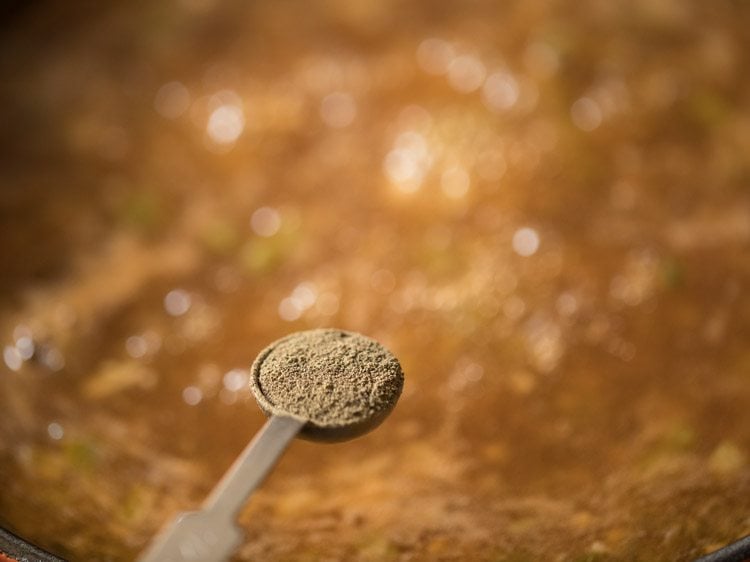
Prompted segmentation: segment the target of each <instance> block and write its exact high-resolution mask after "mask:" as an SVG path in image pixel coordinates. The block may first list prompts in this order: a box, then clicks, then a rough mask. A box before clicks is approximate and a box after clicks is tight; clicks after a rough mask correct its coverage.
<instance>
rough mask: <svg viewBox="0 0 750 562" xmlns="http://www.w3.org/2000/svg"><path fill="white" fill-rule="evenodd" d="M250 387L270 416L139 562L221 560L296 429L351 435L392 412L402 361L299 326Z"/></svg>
mask: <svg viewBox="0 0 750 562" xmlns="http://www.w3.org/2000/svg"><path fill="white" fill-rule="evenodd" d="M251 372H252V376H251V382H250V387H251V390H252V392H253V394H254V396H255V399H256V400H257V401H258V405H259V406H260V407H261V409H262V410H263V411H264V412H265V413H266V415H268V416H270V419H269V420H268V421H267V422H266V424H265V425H264V426H263V428H262V429H261V430H260V431H259V432H258V434H257V435H256V436H255V437H254V438H253V440H252V441H251V442H250V444H249V445H248V446H247V447H246V448H245V450H244V451H242V453H241V454H240V456H239V457H238V458H237V460H236V461H235V462H234V464H233V465H232V466H231V468H230V469H229V470H228V471H227V473H226V474H225V475H224V477H223V478H222V479H221V481H220V482H219V483H218V484H217V485H216V487H215V488H214V490H213V491H212V492H211V494H210V495H209V496H208V498H207V499H206V501H205V502H204V503H203V506H202V508H201V510H200V511H195V512H188V513H182V514H180V515H178V516H177V517H176V518H175V520H174V521H173V522H172V524H171V525H170V526H169V527H167V528H166V529H164V531H163V532H161V533H160V534H159V535H158V536H157V537H156V539H155V540H154V541H153V542H152V544H151V545H150V547H149V548H148V549H147V551H146V552H145V553H144V554H143V555H142V556H141V558H140V559H139V560H140V562H196V561H200V562H221V561H223V560H227V558H228V557H229V556H230V555H231V554H232V553H233V552H234V551H235V550H236V549H237V547H238V546H239V545H240V543H241V542H242V539H243V532H242V531H241V530H240V529H239V528H238V527H237V525H236V519H237V516H238V514H239V512H240V511H241V509H242V507H243V506H244V505H245V503H246V502H247V499H248V497H249V496H250V494H252V493H253V492H254V491H255V490H256V489H257V488H258V486H260V484H261V483H262V482H263V480H264V479H265V477H266V476H267V475H268V473H269V472H270V471H271V469H272V468H273V466H274V465H275V464H276V462H277V461H278V459H279V457H281V454H282V453H283V452H284V450H286V448H287V446H288V445H289V443H290V442H291V441H292V439H293V438H294V437H296V436H299V437H302V438H306V439H311V440H318V441H344V440H347V439H352V438H354V437H357V436H359V435H362V434H363V433H366V432H368V431H370V430H372V429H374V428H375V427H377V426H378V425H380V423H381V422H382V421H383V420H384V419H385V418H386V417H387V416H388V414H389V413H390V412H391V410H392V409H393V407H394V406H395V405H396V401H397V400H398V397H399V395H400V394H401V389H402V387H403V380H404V378H403V373H402V371H401V366H400V365H399V363H398V360H397V359H396V358H395V357H394V356H393V355H392V354H391V353H390V352H389V351H388V350H387V349H385V348H384V347H383V346H381V345H380V344H379V343H377V342H375V341H374V340H371V339H369V338H366V337H365V336H362V335H360V334H355V333H353V332H344V331H342V330H311V331H307V332H297V333H295V334H292V335H290V336H287V337H285V338H282V339H280V340H277V341H275V342H274V343H272V344H271V345H269V346H268V347H267V348H266V349H264V350H263V351H262V352H261V353H260V355H258V357H257V359H256V360H255V362H254V363H253V366H252V370H251Z"/></svg>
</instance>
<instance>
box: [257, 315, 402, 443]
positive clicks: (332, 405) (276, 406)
mask: <svg viewBox="0 0 750 562" xmlns="http://www.w3.org/2000/svg"><path fill="white" fill-rule="evenodd" d="M252 373H253V377H252V378H253V383H252V390H253V393H254V394H255V397H256V399H257V400H258V403H259V404H260V406H261V408H263V409H264V410H265V411H266V413H269V414H281V415H283V414H291V415H294V416H299V417H302V418H305V419H307V420H309V421H310V422H311V423H312V424H314V425H315V426H317V427H320V428H337V427H347V426H348V427H354V426H357V425H367V424H369V423H370V422H371V421H372V420H375V419H380V420H382V418H384V417H385V416H386V415H387V414H388V412H390V411H391V409H393V407H394V406H395V404H396V401H397V400H398V397H399V395H400V394H401V389H402V388H403V384H404V375H403V372H402V371H401V365H399V362H398V360H397V359H396V358H395V357H394V356H393V354H391V353H390V352H389V351H388V350H387V349H385V348H384V347H383V346H382V345H380V344H379V343H378V342H376V341H374V340H371V339H370V338H367V337H365V336H362V335H360V334H356V333H352V332H344V331H342V330H329V329H326V330H310V331H307V332H298V333H295V334H292V335H290V336H287V337H285V338H282V339H280V340H278V341H276V342H274V343H272V344H271V345H270V346H268V347H267V348H266V349H265V350H264V351H263V352H261V354H260V355H259V356H258V358H257V359H256V360H255V364H254V365H253V368H252ZM378 423H379V422H378Z"/></svg>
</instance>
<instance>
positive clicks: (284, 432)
mask: <svg viewBox="0 0 750 562" xmlns="http://www.w3.org/2000/svg"><path fill="white" fill-rule="evenodd" d="M305 423H307V420H304V419H301V418H293V417H290V416H271V418H270V419H269V420H268V421H267V422H266V423H265V425H264V426H263V427H262V428H261V430H260V431H259V432H258V434H257V435H256V436H255V437H254V438H253V440H252V441H250V443H249V444H248V445H247V447H245V449H244V450H243V451H242V453H240V456H239V457H237V460H235V461H234V463H233V464H232V466H231V467H229V470H227V472H226V473H225V474H224V476H223V477H222V479H221V480H220V481H219V483H218V484H217V485H216V486H215V487H214V489H213V490H212V491H211V493H210V494H209V496H208V497H207V498H206V500H205V501H204V502H203V510H204V511H211V512H212V513H216V514H222V515H225V516H227V517H229V518H231V519H232V520H234V519H236V518H237V515H239V512H240V510H241V509H242V507H243V506H244V505H245V503H246V502H247V498H248V497H250V494H252V493H253V492H254V491H255V490H256V488H258V486H260V485H261V483H262V482H263V480H265V478H266V476H268V473H269V472H271V469H272V468H273V467H274V465H275V464H276V462H277V461H278V460H279V457H281V455H282V453H283V452H284V451H285V450H286V448H287V446H288V445H289V442H290V441H291V440H292V439H294V437H295V436H296V435H297V434H298V433H299V431H300V429H302V426H303V425H305Z"/></svg>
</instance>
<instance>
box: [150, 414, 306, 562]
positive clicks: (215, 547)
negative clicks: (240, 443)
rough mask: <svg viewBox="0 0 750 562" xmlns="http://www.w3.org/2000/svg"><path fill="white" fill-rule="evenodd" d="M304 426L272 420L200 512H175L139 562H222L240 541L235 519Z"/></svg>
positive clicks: (294, 420) (299, 421) (298, 422)
mask: <svg viewBox="0 0 750 562" xmlns="http://www.w3.org/2000/svg"><path fill="white" fill-rule="evenodd" d="M305 423H306V421H305V420H303V419H299V418H292V417H287V416H272V417H271V418H270V419H269V420H268V421H267V422H266V424H265V425H264V426H263V428H262V429H261V430H260V431H259V432H258V434H257V435H256V436H255V437H254V438H253V440H252V441H251V442H250V444H249V445H248V446H247V447H245V450H244V451H242V453H241V454H240V456H239V457H238V458H237V460H236V461H235V462H234V464H232V466H231V467H230V468H229V470H228V471H227V472H226V474H225V475H224V477H223V478H222V479H221V480H220V481H219V483H218V484H217V485H216V487H215V488H214V489H213V491H212V492H211V494H210V495H209V496H208V498H207V499H206V501H205V502H203V509H201V511H196V512H189V513H181V514H179V515H178V516H177V517H176V518H175V520H174V521H173V522H172V523H171V525H170V526H169V527H168V528H166V529H165V530H164V531H163V532H162V533H160V534H159V535H158V536H157V537H156V539H155V540H154V542H152V544H151V546H150V547H149V548H148V550H147V551H146V552H145V553H144V554H143V555H142V556H141V558H140V559H139V562H222V561H224V560H227V559H228V558H229V556H231V555H232V553H233V552H234V551H235V550H236V548H237V547H238V546H239V545H240V543H241V542H242V537H243V534H242V531H241V530H240V529H239V528H238V527H237V524H236V519H237V515H238V514H239V512H240V510H241V509H242V507H243V506H244V505H245V503H246V502H247V498H248V497H249V496H250V494H252V493H253V492H254V491H255V490H256V489H257V488H258V486H260V484H261V483H262V482H263V480H264V479H265V478H266V476H268V473H269V472H270V471H271V469H272V468H273V466H274V465H275V464H276V462H277V461H278V459H279V457H280V456H281V454H282V453H283V452H284V450H285V449H286V448H287V446H288V445H289V442H290V441H291V440H292V439H294V437H295V436H296V435H297V433H299V430H300V429H302V426H304V425H305Z"/></svg>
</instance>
